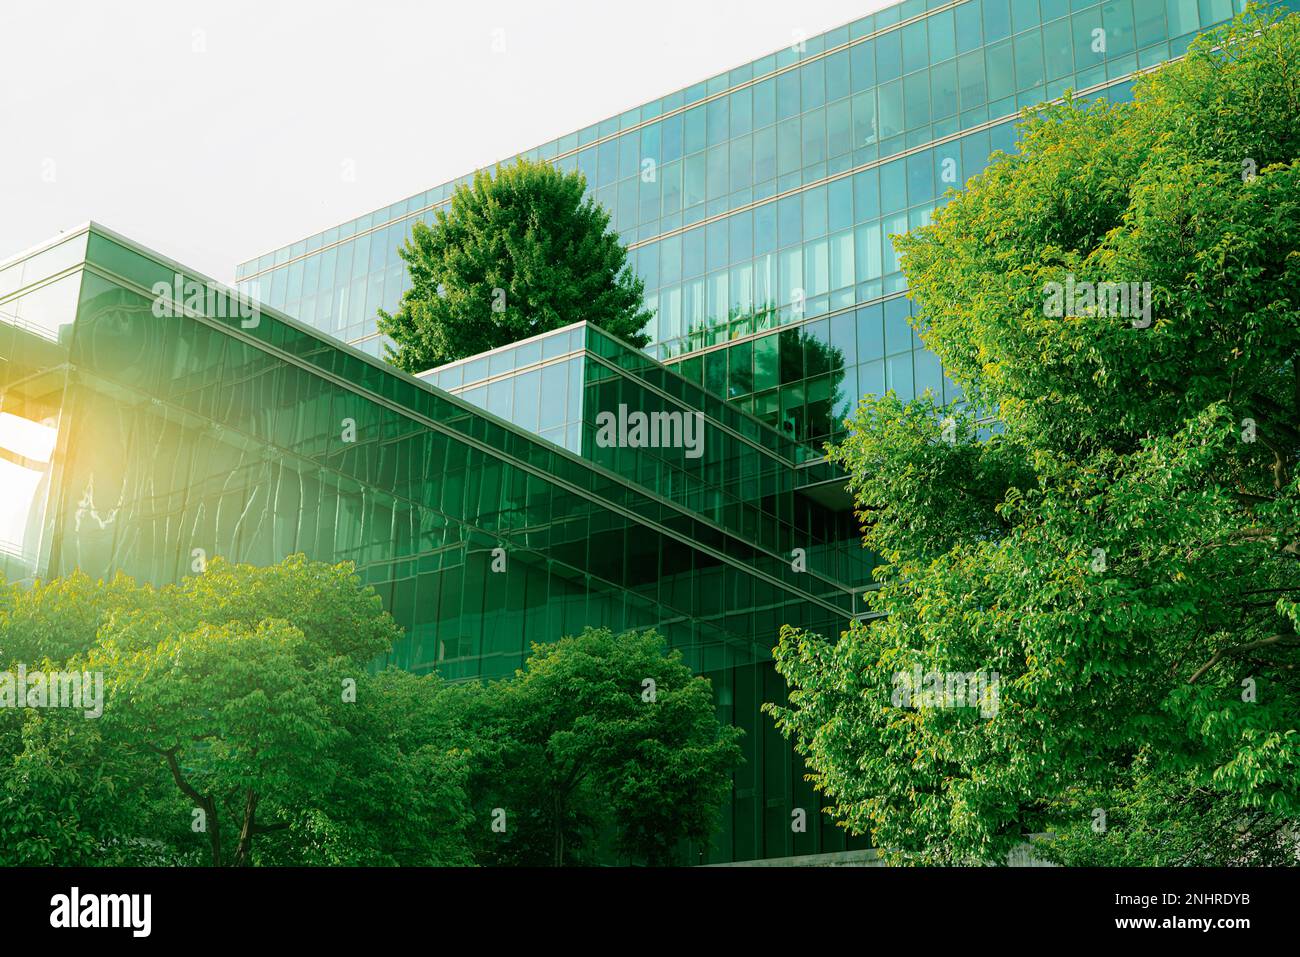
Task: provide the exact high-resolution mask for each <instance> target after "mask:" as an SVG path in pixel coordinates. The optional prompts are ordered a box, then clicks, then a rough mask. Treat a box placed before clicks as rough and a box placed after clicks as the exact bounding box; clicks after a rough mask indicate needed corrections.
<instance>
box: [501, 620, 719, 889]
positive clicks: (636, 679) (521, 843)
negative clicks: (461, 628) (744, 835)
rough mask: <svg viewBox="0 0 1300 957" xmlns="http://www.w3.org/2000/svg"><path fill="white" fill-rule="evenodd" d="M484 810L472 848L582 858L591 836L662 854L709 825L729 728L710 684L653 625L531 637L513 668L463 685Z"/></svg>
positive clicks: (514, 857) (527, 856)
mask: <svg viewBox="0 0 1300 957" xmlns="http://www.w3.org/2000/svg"><path fill="white" fill-rule="evenodd" d="M476 697H477V699H478V700H477V708H476V712H477V714H478V715H479V720H480V721H482V728H483V731H482V734H483V736H484V737H486V738H487V739H488V740H489V741H490V742H491V743H492V744H491V750H490V751H489V752H488V753H489V754H490V758H489V759H488V760H486V761H485V762H484V765H483V773H482V776H481V780H482V790H481V792H479V797H478V802H479V804H480V806H481V807H483V808H491V807H499V808H501V809H503V810H504V811H505V819H504V820H505V831H504V832H490V831H489V830H487V829H486V828H484V827H482V826H481V825H480V830H481V831H482V833H481V834H480V837H479V838H478V839H477V841H476V846H477V847H479V848H480V856H481V857H482V859H485V860H490V861H494V862H498V863H515V864H533V865H538V864H553V865H556V866H559V865H562V864H565V863H592V862H594V860H595V855H596V852H597V849H598V848H599V847H601V844H602V840H605V841H606V842H607V843H608V844H610V845H612V850H613V851H614V852H615V853H616V854H618V855H619V856H621V857H622V858H623V859H624V860H634V861H641V862H645V863H648V864H654V865H661V864H666V863H670V862H671V861H672V860H673V859H674V855H675V854H676V851H677V848H678V846H679V844H680V843H681V842H682V841H684V840H688V839H689V840H694V841H697V842H705V841H707V839H708V837H709V836H710V835H711V834H712V832H713V830H714V827H715V826H716V824H717V816H718V811H719V808H720V807H721V804H722V801H723V800H724V799H725V797H726V794H727V792H728V790H729V788H730V786H731V772H732V770H733V769H734V768H735V766H736V765H737V763H738V762H739V760H740V749H739V746H738V745H737V743H736V742H737V739H738V738H739V736H740V734H741V732H740V730H739V729H737V728H734V727H731V726H730V725H722V724H720V723H719V722H718V720H717V717H716V715H715V713H714V705H713V696H712V693H711V691H710V685H709V681H708V679H706V678H702V677H698V676H695V675H693V674H692V673H691V671H690V669H689V668H688V667H687V666H686V665H685V664H683V663H682V661H681V656H680V654H678V653H677V652H672V653H668V652H667V649H666V647H665V644H664V641H663V639H662V638H661V637H660V636H659V635H657V634H655V633H654V632H653V631H647V632H627V633H625V634H621V635H616V634H614V633H613V632H611V631H610V630H609V629H604V628H600V629H595V628H588V629H586V630H585V631H583V632H582V633H581V634H579V635H575V636H572V637H567V638H563V639H561V640H560V641H557V642H554V643H552V644H546V645H534V646H533V651H532V655H531V656H530V657H529V658H528V661H527V662H526V663H525V666H524V668H523V669H522V670H521V671H519V672H517V673H516V675H515V676H514V677H513V678H508V679H504V680H502V681H497V682H493V683H492V684H491V685H489V686H488V687H486V688H484V689H481V690H480V691H478V692H477V694H476Z"/></svg>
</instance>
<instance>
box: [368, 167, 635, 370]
mask: <svg viewBox="0 0 1300 957" xmlns="http://www.w3.org/2000/svg"><path fill="white" fill-rule="evenodd" d="M586 188H587V183H586V179H585V178H584V177H583V175H582V174H581V173H577V172H572V173H564V172H561V171H560V170H557V169H556V168H554V167H553V166H551V165H550V164H548V163H545V162H530V161H528V160H520V161H519V162H518V163H516V164H514V165H512V166H504V167H503V166H498V167H497V169H496V174H495V175H489V174H488V173H486V172H479V173H477V174H475V176H474V182H473V184H472V185H471V186H462V187H459V188H458V189H457V190H456V192H455V194H454V195H453V196H452V199H451V210H450V212H447V211H444V210H438V211H437V220H436V222H435V223H434V224H433V226H426V225H425V224H424V223H422V222H417V223H416V224H415V227H414V229H413V230H412V233H411V238H410V239H409V240H407V242H406V243H405V244H404V245H403V247H402V249H401V250H400V251H399V255H400V256H401V257H402V259H403V261H404V262H405V263H406V265H407V269H408V270H409V272H410V277H411V287H410V289H408V290H407V291H406V293H404V294H403V296H402V302H401V305H400V306H399V308H398V310H397V312H396V313H394V314H392V315H390V314H388V313H386V312H384V311H383V310H380V312H379V329H380V331H381V332H383V333H385V334H386V335H388V336H389V337H390V338H391V339H392V340H393V342H394V343H395V344H396V348H395V349H392V348H390V355H389V358H390V360H391V361H392V362H393V363H394V364H395V365H397V366H399V367H400V368H402V369H404V370H406V371H407V372H412V373H416V372H423V371H424V370H426V369H429V368H432V367H434V366H438V365H442V364H443V363H447V362H452V361H454V360H456V359H460V358H463V357H465V356H469V355H475V354H477V353H480V352H484V351H486V350H488V349H494V348H496V347H498V346H503V345H508V344H509V343H511V342H516V341H518V340H520V339H525V338H527V337H529V336H534V335H538V334H540V333H543V332H546V331H548V330H550V329H557V328H559V327H561V326H566V325H568V324H570V323H573V322H577V321H579V320H582V319H585V320H588V321H590V322H592V323H593V324H595V325H598V326H600V327H601V328H602V329H605V330H606V331H608V332H610V333H612V334H614V335H616V336H619V337H620V338H622V339H625V340H627V341H628V342H630V343H632V344H633V345H637V346H644V345H645V344H646V343H647V342H648V341H649V339H648V338H647V337H646V336H645V335H644V334H643V333H642V331H641V330H642V328H643V327H644V326H645V324H646V323H647V322H648V321H649V319H650V313H649V312H648V310H646V309H645V308H644V307H643V304H642V297H643V294H644V283H643V281H642V280H641V279H640V278H639V277H637V276H636V274H635V273H634V272H632V270H631V268H630V267H629V266H628V263H627V250H626V249H625V248H624V247H623V245H622V244H621V243H620V242H619V239H618V235H617V234H616V233H615V232H614V231H613V230H612V229H610V228H609V213H607V212H606V211H605V210H604V209H603V208H602V207H601V206H600V205H598V204H597V203H596V202H595V201H594V200H593V199H591V198H590V197H588V198H585V199H584V193H585V192H586Z"/></svg>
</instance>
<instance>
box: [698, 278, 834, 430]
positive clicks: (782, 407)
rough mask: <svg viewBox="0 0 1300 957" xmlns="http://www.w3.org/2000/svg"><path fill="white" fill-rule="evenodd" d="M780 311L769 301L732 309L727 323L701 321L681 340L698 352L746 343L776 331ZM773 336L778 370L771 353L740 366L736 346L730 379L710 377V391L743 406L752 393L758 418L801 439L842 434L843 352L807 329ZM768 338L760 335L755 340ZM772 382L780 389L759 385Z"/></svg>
mask: <svg viewBox="0 0 1300 957" xmlns="http://www.w3.org/2000/svg"><path fill="white" fill-rule="evenodd" d="M777 313H778V310H777V307H776V306H775V305H774V304H773V303H770V302H768V303H764V304H763V305H761V306H758V307H755V308H750V309H744V308H742V307H739V306H732V307H731V308H730V309H729V310H728V311H727V318H726V320H725V321H724V322H712V323H710V322H708V321H707V320H705V321H703V322H698V323H696V324H695V325H693V326H691V328H690V329H689V330H688V331H687V333H686V335H685V336H683V337H682V341H683V342H684V343H685V344H686V347H687V348H689V349H691V350H692V351H694V350H697V349H701V348H705V347H707V346H708V345H710V344H712V343H711V340H715V341H717V342H727V341H730V340H736V339H742V338H745V337H747V336H750V335H752V334H753V333H755V332H762V331H763V330H765V329H772V328H773V327H774V326H775V325H776V324H777ZM772 334H773V335H777V336H778V352H777V354H776V357H775V368H772V367H771V365H772V362H773V359H772V358H770V357H769V355H768V354H767V353H764V354H762V355H759V354H758V353H757V352H755V353H753V354H750V355H751V356H752V358H751V359H750V360H749V361H748V362H746V363H745V364H744V365H741V364H740V363H739V362H738V361H737V352H736V351H735V347H734V346H733V347H730V348H729V352H730V354H729V355H728V362H727V370H726V381H725V382H722V383H710V382H709V381H708V379H707V377H705V378H704V379H703V380H702V381H703V383H704V385H705V387H706V388H710V387H711V388H712V390H713V391H716V392H718V394H720V395H723V396H724V397H725V398H727V399H730V400H732V401H733V402H738V403H739V400H743V399H746V398H747V397H749V396H750V395H753V396H754V401H753V402H752V409H753V414H754V415H755V416H757V417H758V418H760V419H762V420H763V421H764V422H766V423H767V424H768V425H770V426H772V427H773V428H775V429H777V430H778V431H779V432H782V433H784V434H785V435H787V436H789V437H790V438H792V439H795V440H796V441H800V442H809V443H811V442H817V441H820V440H823V439H826V438H828V437H829V436H830V435H831V434H832V433H833V432H835V431H837V429H836V428H835V426H836V423H835V422H834V414H835V409H836V408H838V407H840V406H841V404H842V403H843V401H844V398H845V394H844V389H843V385H844V377H845V371H846V370H845V362H844V352H843V350H841V349H838V348H835V347H833V346H831V345H830V343H828V342H825V341H823V340H822V339H820V338H818V337H817V336H814V335H811V334H810V333H809V332H808V326H807V325H803V326H797V327H793V328H789V327H788V328H785V329H782V330H781V331H780V332H779V333H778V332H773V333H772ZM764 338H766V337H765V336H758V337H755V339H753V340H750V341H759V340H761V339H764ZM767 381H770V382H772V383H774V384H775V386H776V387H773V388H759V387H758V385H759V384H760V383H764V382H767Z"/></svg>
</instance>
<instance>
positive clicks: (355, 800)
mask: <svg viewBox="0 0 1300 957" xmlns="http://www.w3.org/2000/svg"><path fill="white" fill-rule="evenodd" d="M0 609H3V611H0V656H2V657H3V660H4V662H5V664H6V667H7V668H8V669H9V670H10V671H12V670H13V669H15V668H16V667H17V666H18V665H20V664H22V665H23V666H25V667H26V668H27V670H28V671H29V672H30V671H33V670H37V669H40V670H43V671H47V672H48V671H51V670H55V669H58V670H67V671H78V672H87V673H90V674H95V673H99V674H102V675H103V676H104V703H103V714H102V716H100V717H98V718H94V719H88V718H86V717H85V716H84V715H83V713H82V711H80V710H67V709H53V708H49V709H39V708H5V709H0V761H3V762H4V764H5V765H6V773H5V774H4V775H3V776H0V842H3V846H4V847H5V848H6V849H7V851H8V856H9V857H10V860H9V862H10V863H31V864H37V863H39V864H76V865H94V864H210V865H216V866H221V865H247V864H259V863H260V864H285V863H301V864H331V863H352V864H361V863H367V864H445V863H468V862H469V854H468V845H467V844H466V843H465V838H464V825H465V822H466V820H467V818H468V813H469V809H468V808H469V805H468V794H467V792H466V791H465V784H466V782H467V779H468V770H467V764H466V757H465V754H464V749H463V748H462V747H459V746H458V742H459V741H460V739H459V738H458V737H457V734H456V730H455V725H453V723H452V722H451V721H450V715H449V714H448V713H447V712H446V710H445V708H444V707H443V706H442V705H441V703H440V702H439V700H438V691H439V685H438V682H437V679H436V678H435V677H429V678H427V679H417V678H415V677H414V676H410V675H398V674H388V673H381V674H379V675H372V674H370V673H369V672H368V671H367V666H368V665H369V663H370V661H371V660H372V659H373V658H374V657H375V655H376V654H378V653H379V652H381V651H384V650H386V649H387V648H389V647H390V646H391V643H392V641H393V639H394V638H396V637H397V636H398V635H399V634H400V631H399V630H398V628H397V626H396V624H395V623H394V622H393V621H392V619H391V618H390V617H389V616H388V615H387V613H386V612H384V611H383V609H382V607H381V606H380V602H379V598H378V596H377V595H375V594H374V592H373V590H371V589H369V588H365V587H363V586H362V585H361V584H360V582H359V580H358V579H357V578H356V576H355V575H354V574H353V572H352V569H351V566H350V565H336V566H329V565H324V564H321V563H313V562H308V561H306V560H305V559H304V558H303V557H302V556H292V557H290V558H288V559H286V560H285V561H283V562H281V563H280V564H279V565H277V566H273V567H271V568H254V567H251V566H246V565H232V564H229V563H226V562H224V561H222V560H220V559H215V560H213V561H212V562H211V563H210V564H209V565H208V567H207V569H206V571H205V572H204V573H203V574H201V575H198V576H195V577H192V578H188V579H186V580H185V581H184V582H183V583H181V584H180V585H178V586H169V587H166V588H162V589H152V588H148V587H140V586H137V585H135V584H134V583H133V582H131V581H130V579H127V578H125V577H118V578H117V579H115V580H114V581H113V582H111V583H109V584H107V585H105V584H104V583H102V582H92V581H90V580H89V579H87V578H86V577H85V576H82V575H72V576H69V577H68V578H66V579H63V580H59V581H55V582H50V583H40V584H37V585H36V586H35V587H34V588H31V589H24V588H22V587H20V586H9V587H7V588H5V589H4V591H3V594H2V597H0ZM38 656H41V657H38ZM352 683H354V688H355V690H354V691H353V690H351V689H352V687H353V685H352ZM399 718H400V720H399Z"/></svg>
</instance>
